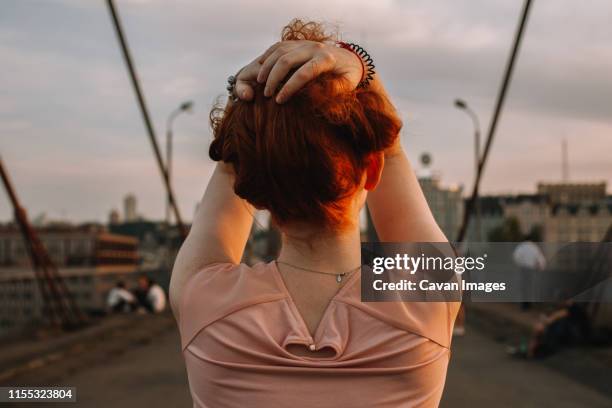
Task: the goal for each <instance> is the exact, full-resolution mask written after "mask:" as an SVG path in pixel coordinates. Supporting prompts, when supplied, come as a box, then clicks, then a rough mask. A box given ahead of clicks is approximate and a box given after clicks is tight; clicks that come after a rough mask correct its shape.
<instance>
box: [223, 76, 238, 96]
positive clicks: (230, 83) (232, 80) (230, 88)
mask: <svg viewBox="0 0 612 408" xmlns="http://www.w3.org/2000/svg"><path fill="white" fill-rule="evenodd" d="M236 81H237V80H236V76H235V75H230V76H229V77H227V87H226V88H225V89H227V92H228V95H229V98H230V99H231V100H232V102H236V101H237V100H238V96H236V93H235V92H234V91H235V88H236Z"/></svg>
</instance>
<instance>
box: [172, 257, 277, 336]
mask: <svg viewBox="0 0 612 408" xmlns="http://www.w3.org/2000/svg"><path fill="white" fill-rule="evenodd" d="M273 268H274V266H273V264H266V263H259V264H256V265H254V266H252V267H250V266H248V265H245V264H232V263H215V264H211V265H207V266H206V267H204V268H202V269H201V270H200V271H198V272H197V273H196V274H194V275H193V276H192V277H191V278H190V279H189V280H188V281H187V282H186V285H185V288H184V290H183V292H182V294H181V299H180V300H179V302H178V307H179V313H178V315H179V322H178V323H179V330H180V332H181V340H182V343H183V346H186V345H187V344H188V343H189V342H190V341H191V340H192V339H193V337H194V336H195V335H196V334H197V333H198V332H199V331H201V330H202V329H204V328H205V327H207V326H208V325H210V324H212V323H214V322H215V321H217V320H220V319H222V318H223V317H225V316H227V315H229V314H231V313H234V312H236V311H238V310H241V309H243V308H245V307H249V306H252V305H255V304H258V303H264V302H269V301H273V300H277V299H282V298H284V297H286V294H285V293H284V292H283V290H282V289H281V288H280V287H279V285H278V281H277V279H276V277H275V275H274V273H275V271H274V269H273Z"/></svg>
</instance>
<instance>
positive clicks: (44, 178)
mask: <svg viewBox="0 0 612 408" xmlns="http://www.w3.org/2000/svg"><path fill="white" fill-rule="evenodd" d="M371 3H372V2H351V3H347V2H342V1H340V2H322V1H314V2H310V3H309V4H300V3H295V4H293V5H291V6H290V7H278V5H279V3H278V2H272V1H267V2H260V3H258V4H257V6H255V5H253V4H251V3H249V2H244V1H234V2H226V3H220V2H219V3H217V2H207V3H206V4H201V3H197V2H191V1H183V2H179V3H178V4H177V5H176V6H175V7H174V8H173V9H170V8H168V7H164V6H163V5H162V3H160V2H158V1H143V0H140V1H133V0H132V1H118V2H117V6H118V8H119V12H120V13H121V16H122V18H123V23H124V28H125V30H126V34H127V36H128V41H129V44H130V47H131V49H132V52H133V54H134V58H135V61H136V64H137V69H138V72H139V75H140V79H141V82H142V85H143V88H144V92H145V95H146V97H147V102H148V104H149V108H150V110H151V113H152V116H153V121H154V124H155V127H156V130H157V136H158V138H159V139H160V140H159V142H160V144H161V145H163V142H164V132H165V129H164V126H165V120H166V117H167V115H168V114H169V113H170V112H171V111H172V110H173V109H175V108H176V107H177V106H178V105H179V104H180V103H181V102H183V101H184V100H188V99H191V100H194V101H195V104H196V105H195V114H194V115H193V116H185V117H181V118H180V119H179V120H177V121H176V125H175V136H176V137H175V155H174V158H175V160H174V162H175V166H174V183H175V189H176V194H177V197H178V201H179V203H180V206H181V211H182V213H183V215H184V217H185V218H186V219H187V220H190V219H191V217H192V214H193V208H194V205H195V203H196V202H197V201H198V200H199V198H200V196H201V195H202V194H203V192H204V188H205V186H206V183H207V181H208V177H209V176H210V173H211V171H212V166H213V165H212V162H211V161H210V160H209V159H208V158H207V149H208V143H209V141H210V131H209V127H208V121H207V115H208V112H209V110H210V108H211V106H212V104H213V102H214V100H215V98H216V97H217V96H219V95H223V93H224V87H225V78H226V77H227V75H229V74H230V73H232V72H234V71H235V70H237V69H239V68H240V67H241V66H242V65H243V64H245V63H246V62H248V60H249V59H250V58H253V57H254V56H256V55H257V54H258V53H259V52H261V51H262V50H263V49H264V48H265V47H266V46H267V45H269V44H270V43H272V42H273V41H275V40H277V39H278V33H279V32H280V29H281V27H282V26H283V25H284V24H286V23H287V22H288V21H289V20H290V19H291V18H292V17H295V16H301V17H312V18H314V19H317V20H325V21H328V22H330V23H331V24H337V25H338V26H339V28H340V32H341V33H342V35H343V38H345V39H350V40H353V41H355V42H359V43H361V44H364V46H365V47H366V48H367V49H368V50H369V51H370V52H371V53H372V55H373V56H374V57H375V59H376V64H377V67H378V68H379V69H380V74H381V77H382V78H383V80H384V81H385V83H386V86H387V88H388V89H389V92H390V94H391V96H392V98H393V100H394V102H395V103H396V105H397V107H398V109H399V111H400V114H401V116H402V118H403V120H404V130H403V133H402V140H403V144H404V146H405V147H406V149H407V151H408V152H409V156H410V158H411V159H412V160H413V164H414V166H415V168H417V169H418V168H419V167H420V164H419V163H418V157H419V155H420V154H421V153H422V152H425V151H427V152H430V153H432V154H433V158H434V161H433V165H432V168H433V169H435V170H438V171H440V172H441V174H442V180H443V183H445V184H463V185H464V190H467V191H469V190H470V189H471V183H472V178H473V156H472V155H473V153H472V125H471V122H470V121H469V118H468V117H467V116H466V115H465V113H463V112H461V111H458V110H457V109H456V108H454V107H453V100H454V98H456V97H461V98H463V99H465V100H466V101H467V102H468V103H469V104H470V106H472V107H473V108H474V110H475V111H476V112H477V113H478V115H479V116H480V120H481V122H482V125H483V126H482V128H483V134H486V129H487V123H488V120H489V118H490V116H491V112H492V109H493V104H494V100H495V96H496V93H497V89H498V86H499V81H500V80H501V74H502V70H503V66H504V64H505V61H506V58H507V56H508V52H509V49H510V44H511V40H512V36H513V34H514V29H515V25H516V21H517V18H518V14H519V11H520V4H519V3H517V2H513V1H503V2H496V3H495V4H491V3H488V2H479V1H477V2H474V1H472V2H469V3H468V2H442V3H438V4H436V5H432V4H428V3H427V2H420V1H412V2H402V3H397V2H393V1H386V2H376V3H375V4H371ZM283 5H286V3H283ZM4 9H5V10H4V12H3V15H2V16H1V17H0V21H2V26H1V28H0V58H1V59H2V64H3V66H4V67H5V74H4V75H3V76H2V78H0V88H1V89H2V90H3V98H1V99H0V132H1V133H2V135H3V137H2V138H1V139H0V154H1V155H2V158H3V160H4V161H5V165H6V167H7V169H8V171H9V174H10V175H11V177H12V178H13V181H14V184H15V187H16V189H17V193H18V195H19V196H20V198H21V200H22V204H23V205H24V207H25V208H26V209H27V210H28V212H29V214H30V217H34V216H36V215H37V214H40V213H41V212H46V213H47V215H48V216H49V218H70V219H73V220H76V221H87V220H97V221H106V219H107V217H108V213H109V211H110V210H111V209H112V208H121V203H122V199H123V197H124V196H125V195H126V194H127V193H128V192H132V193H133V194H135V195H136V196H137V197H138V198H139V199H138V202H139V208H140V211H141V213H142V215H143V216H145V217H146V218H151V219H161V218H163V214H164V205H165V199H164V197H165V196H164V192H163V189H162V183H161V179H160V176H159V171H158V169H157V168H156V167H155V162H154V159H153V155H152V152H151V148H150V146H149V144H148V140H147V139H146V134H145V130H144V127H143V125H142V121H141V118H140V115H139V112H138V110H137V106H136V104H135V99H134V96H133V92H132V89H131V88H130V85H129V82H128V77H127V73H126V71H125V67H124V65H123V61H122V60H121V55H120V53H119V49H118V45H117V40H116V38H115V35H114V33H113V31H112V26H111V23H110V17H109V15H108V11H107V10H106V8H105V5H104V3H103V2H96V3H89V2H88V3H84V2H78V1H73V0H64V1H56V2H39V3H37V2H31V3H30V2H28V3H25V2H8V3H7V5H6V6H5V8H4ZM237 9H240V10H242V11H243V13H238V14H236V13H235V12H234V10H237ZM611 17H612V5H610V4H606V3H605V2H593V3H590V4H589V7H588V8H586V7H583V6H580V5H578V4H574V3H572V2H569V1H566V2H553V1H539V2H536V3H535V5H534V8H533V10H532V13H531V16H530V20H529V24H528V27H527V31H526V34H525V41H524V43H523V47H522V49H521V52H520V55H519V58H518V61H517V66H516V70H515V73H514V77H513V82H512V84H511V87H510V91H509V95H508V99H507V103H506V105H505V110H504V112H503V115H502V117H501V121H500V124H499V128H498V132H497V135H496V141H495V143H494V145H493V147H492V151H491V155H490V157H489V162H488V164H487V167H486V170H485V177H484V179H483V185H482V191H483V193H485V194H487V193H517V192H526V193H531V192H535V186H536V183H537V182H538V181H559V180H561V173H562V172H561V143H562V140H563V139H566V140H567V141H568V145H569V152H570V153H569V167H570V181H576V182H583V181H593V182H596V181H607V182H608V185H610V183H612V171H610V170H611V169H612V165H611V164H610V155H609V153H608V152H609V151H612V138H610V137H609V135H610V134H611V132H612V116H611V115H610V112H609V110H610V108H609V106H610V104H609V101H610V100H612V94H611V91H610V90H611V89H612V86H610V85H612V78H611V76H610V75H609V72H612V71H611V69H612V52H611V49H610V47H609V45H608V38H609V35H610V34H612V33H611V31H612V29H610V28H609V27H608V24H607V23H606V22H607V21H609V19H610V18H611ZM569 24H571V28H572V30H568V29H567V26H568V25H569ZM75 33H79V35H74V34H75ZM211 61H212V62H211ZM517 135H520V139H519V138H518V136H517ZM10 218H12V214H11V209H10V207H9V204H8V200H6V199H5V198H3V199H0V220H8V219H10Z"/></svg>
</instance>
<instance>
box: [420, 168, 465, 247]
mask: <svg viewBox="0 0 612 408" xmlns="http://www.w3.org/2000/svg"><path fill="white" fill-rule="evenodd" d="M419 184H420V185H421V189H422V190H423V194H424V195H425V198H426V199H427V203H428V204H429V208H430V209H431V212H432V213H433V216H434V218H435V219H436V222H437V223H438V225H439V226H440V228H441V229H442V231H443V232H444V234H445V235H446V236H447V237H448V239H450V240H453V239H455V237H456V236H457V233H458V231H459V227H460V226H461V222H462V217H463V197H462V193H463V188H462V187H459V186H450V187H444V186H442V184H441V182H440V178H439V177H438V176H437V175H434V174H427V173H424V174H422V175H420V176H419Z"/></svg>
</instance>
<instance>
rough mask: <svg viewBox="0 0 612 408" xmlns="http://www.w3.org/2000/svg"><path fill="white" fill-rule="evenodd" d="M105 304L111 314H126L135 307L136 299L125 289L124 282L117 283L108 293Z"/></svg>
mask: <svg viewBox="0 0 612 408" xmlns="http://www.w3.org/2000/svg"><path fill="white" fill-rule="evenodd" d="M106 304H107V306H108V308H109V310H110V311H111V312H113V313H127V312H131V311H133V310H134V308H135V307H136V297H135V296H134V295H133V294H132V293H131V292H130V291H129V290H127V289H126V288H125V282H123V281H119V282H117V284H116V285H115V287H114V288H112V289H111V290H110V292H108V297H107V298H106Z"/></svg>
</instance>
